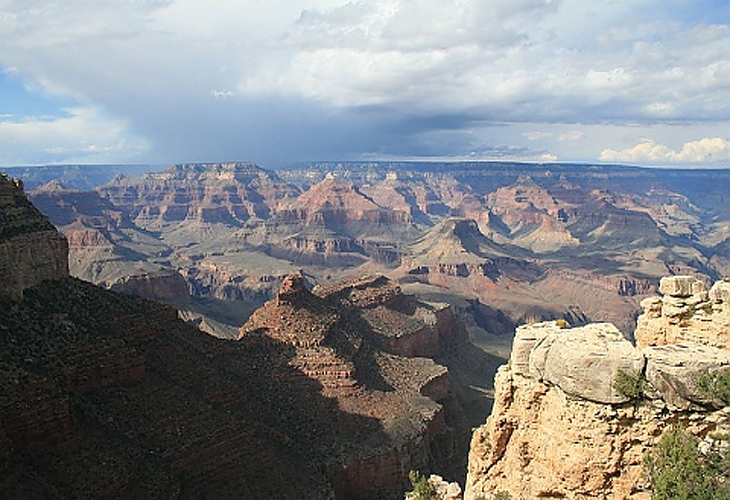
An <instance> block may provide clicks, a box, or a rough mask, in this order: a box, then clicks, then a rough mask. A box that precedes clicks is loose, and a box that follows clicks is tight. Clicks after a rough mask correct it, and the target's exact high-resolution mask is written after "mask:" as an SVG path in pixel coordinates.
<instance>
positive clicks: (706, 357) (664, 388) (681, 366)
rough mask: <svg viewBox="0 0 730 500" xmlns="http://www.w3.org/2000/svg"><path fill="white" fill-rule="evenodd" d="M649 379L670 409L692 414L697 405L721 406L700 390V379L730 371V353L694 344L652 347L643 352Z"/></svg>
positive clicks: (685, 343) (684, 343)
mask: <svg viewBox="0 0 730 500" xmlns="http://www.w3.org/2000/svg"><path fill="white" fill-rule="evenodd" d="M644 355H645V356H646V359H647V364H646V379H647V380H648V381H649V383H650V384H651V386H652V387H653V388H654V389H656V391H658V393H659V395H660V396H661V398H662V399H663V400H664V401H666V402H667V403H668V404H669V405H671V406H673V407H675V408H677V409H680V410H690V409H693V408H694V407H695V406H696V405H700V406H722V405H721V403H720V402H718V401H715V400H713V397H712V396H711V395H709V394H707V393H706V392H704V391H702V390H701V389H699V387H698V386H697V381H698V379H699V378H700V377H701V376H703V375H706V374H708V373H714V372H717V371H721V370H724V369H730V353H728V352H727V351H724V350H721V349H717V348H715V347H711V346H707V345H703V344H698V343H694V342H683V343H680V344H668V345H662V346H652V347H647V348H646V349H644Z"/></svg>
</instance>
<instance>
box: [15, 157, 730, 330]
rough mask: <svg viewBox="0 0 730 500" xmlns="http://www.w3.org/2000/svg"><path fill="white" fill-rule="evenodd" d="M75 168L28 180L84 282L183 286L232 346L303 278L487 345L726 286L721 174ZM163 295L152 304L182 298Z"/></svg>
mask: <svg viewBox="0 0 730 500" xmlns="http://www.w3.org/2000/svg"><path fill="white" fill-rule="evenodd" d="M79 168H80V167H73V168H70V172H71V173H70V174H69V173H68V172H67V171H66V170H65V169H63V168H62V167H58V168H57V169H56V173H55V175H54V174H53V171H52V170H48V171H47V172H46V175H45V177H44V176H41V175H40V174H39V173H35V175H33V176H30V174H27V172H26V170H27V169H25V170H22V169H20V170H18V173H19V174H25V175H27V176H28V180H29V182H32V184H31V185H30V186H29V187H31V188H32V189H31V190H30V191H29V196H30V198H31V200H32V201H33V203H36V204H37V205H38V206H39V207H40V209H41V211H42V212H43V213H44V214H46V215H47V216H48V217H49V218H50V220H51V221H52V222H53V223H54V224H55V225H56V226H57V227H58V228H59V229H60V230H61V231H62V232H63V233H64V234H66V236H67V238H68V240H69V242H70V244H71V258H70V270H71V274H72V275H74V276H77V277H80V278H82V279H85V280H89V281H91V282H93V283H96V284H99V285H101V286H104V287H107V288H108V287H112V286H115V285H114V283H115V282H117V281H125V280H127V281H128V278H129V277H130V276H144V279H145V280H146V281H148V282H149V281H154V280H155V279H157V277H158V276H160V277H161V278H160V279H161V280H162V281H163V282H165V283H171V280H170V276H171V275H179V276H180V277H182V279H183V280H184V281H185V282H186V284H187V287H188V290H189V295H190V297H191V299H190V300H187V305H182V304H174V305H175V306H176V307H178V308H179V309H185V310H186V311H187V312H186V313H185V314H186V316H185V317H187V318H190V319H191V320H192V321H197V322H198V323H199V324H206V325H209V328H208V330H209V331H210V333H212V334H214V335H218V336H223V337H227V338H232V337H235V335H236V333H235V332H236V330H237V328H238V327H240V325H242V324H243V323H244V322H245V321H246V319H247V318H248V316H249V315H250V313H251V312H252V311H253V310H254V309H255V308H257V307H259V306H261V305H263V303H264V302H266V301H267V300H269V299H271V298H272V297H273V296H274V295H275V293H276V291H277V290H278V288H279V286H280V284H281V282H282V280H283V279H284V277H285V276H288V275H290V274H291V273H294V272H297V271H299V270H302V271H303V272H304V273H305V275H306V276H307V279H308V280H310V281H312V282H313V283H321V282H324V281H327V280H332V279H339V278H344V277H347V276H348V275H358V274H371V273H381V274H385V275H387V276H388V277H390V278H391V279H393V280H395V281H397V282H399V283H400V284H401V286H402V287H403V289H404V290H405V291H407V292H408V293H415V294H417V295H419V296H422V297H425V298H428V299H429V300H430V299H433V300H435V301H446V302H449V303H451V304H452V305H454V308H455V310H456V313H457V315H458V316H459V317H460V319H461V320H462V321H464V322H465V323H466V324H467V326H468V327H469V330H470V332H472V333H473V334H474V335H478V336H485V335H486V336H487V337H488V336H489V335H491V334H500V333H508V334H511V333H512V332H513V331H514V328H515V327H516V326H517V325H519V324H521V323H524V322H526V321H540V320H550V319H560V318H563V319H566V320H567V321H569V322H570V323H571V324H574V325H579V324H585V323H587V322H589V321H608V322H612V323H614V324H616V325H617V326H618V327H619V329H620V330H621V331H623V332H624V333H631V332H632V331H633V329H634V327H635V322H636V317H637V316H638V312H639V310H640V306H639V303H640V302H641V300H642V299H644V298H646V297H648V296H650V295H652V294H653V293H654V292H655V291H656V289H657V286H658V283H659V279H660V278H661V277H662V276H665V275H668V274H687V275H692V276H695V277H698V278H700V279H702V280H703V281H704V282H705V283H706V284H709V283H710V282H712V281H714V280H716V279H718V278H720V277H722V276H724V275H726V274H727V273H728V272H730V268H728V266H727V262H728V259H727V254H728V252H727V251H726V247H727V241H729V238H730V210H728V208H727V206H728V205H727V203H726V195H725V192H726V189H725V188H726V187H727V186H728V184H730V175H729V174H728V172H727V171H724V170H720V171H692V172H689V171H678V170H668V171H662V172H658V171H656V170H651V169H639V168H632V167H621V166H610V165H562V164H535V165H532V164H518V163H508V162H491V163H490V162H474V163H469V162H461V163H427V162H339V163H332V162H331V163H313V164H309V165H304V166H301V167H295V168H289V169H279V170H277V171H273V170H268V169H265V168H261V167H259V166H257V165H255V164H253V163H245V162H234V163H197V164H181V165H173V166H169V167H167V168H166V169H164V170H161V171H153V172H148V173H145V174H143V175H141V176H139V177H127V176H124V175H116V177H114V178H111V179H110V180H109V181H108V182H106V183H100V184H98V185H97V186H96V187H95V188H94V190H86V191H79V190H74V189H68V188H65V187H63V186H61V185H59V184H58V181H59V180H61V181H62V180H63V179H69V178H71V179H74V178H78V177H83V176H82V175H81V174H80V173H79ZM49 169H50V167H49ZM97 170H98V168H96V167H95V168H94V169H92V172H93V173H94V174H95V175H96V177H94V178H100V177H99V173H98V172H97ZM10 171H12V169H10ZM138 171H139V168H137V169H136V170H134V171H132V173H137V172H138ZM117 172H118V169H116V170H115V169H111V170H110V172H109V174H108V175H111V174H116V173H117ZM87 177H89V178H91V177H92V176H91V175H89V176H87ZM54 180H55V181H56V182H55V183H54V182H51V183H50V184H48V182H45V184H46V185H45V186H43V185H42V184H43V183H42V182H41V181H54ZM137 281H138V280H137ZM125 287H126V289H127V290H130V291H131V287H132V284H126V285H125ZM162 288H163V286H162V285H159V286H147V291H146V292H145V293H149V292H150V291H151V290H158V291H159V292H160V294H161V295H160V296H159V298H160V299H162V300H168V301H169V297H170V296H172V295H173V294H172V293H170V292H164V291H163V290H162ZM165 297H168V298H165ZM232 303H233V304H235V305H232ZM474 303H478V304H480V305H479V306H478V307H477V308H476V309H475V307H472V305H471V304H474ZM480 310H481V311H482V312H483V313H484V314H479V311H480ZM475 313H477V314H476V315H475ZM492 318H498V319H499V321H493V320H492ZM485 338H486V337H485Z"/></svg>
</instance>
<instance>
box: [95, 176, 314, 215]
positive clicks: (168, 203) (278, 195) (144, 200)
mask: <svg viewBox="0 0 730 500" xmlns="http://www.w3.org/2000/svg"><path fill="white" fill-rule="evenodd" d="M97 191H98V192H99V194H100V195H101V196H103V197H104V198H107V199H108V200H109V201H111V202H112V203H114V205H116V206H118V207H120V208H122V209H123V210H124V211H125V212H127V213H129V215H130V217H131V218H132V219H133V220H134V221H135V222H136V223H137V224H140V225H142V226H145V227H146V226H156V225H160V224H162V225H165V224H169V223H179V222H182V221H185V220H192V221H199V222H202V223H224V224H229V225H234V226H236V225H240V224H243V223H244V222H245V221H247V220H249V219H251V218H259V219H268V218H269V217H270V216H271V214H272V213H273V212H274V211H275V210H276V209H277V208H278V207H279V205H280V204H281V203H282V202H284V201H286V200H288V199H290V198H294V197H296V196H297V195H298V194H299V191H298V189H296V188H295V187H293V186H291V185H289V184H287V183H286V182H284V181H282V180H281V179H280V178H279V177H278V176H277V175H276V174H274V173H273V172H270V171H267V170H265V169H262V168H260V167H258V166H256V165H254V164H252V163H195V164H186V165H173V166H170V167H168V168H167V169H166V170H164V171H163V172H152V173H148V174H145V175H143V176H142V177H140V178H138V179H137V178H126V177H119V178H116V179H114V180H112V181H111V182H110V183H108V184H106V185H104V186H101V187H99V188H97Z"/></svg>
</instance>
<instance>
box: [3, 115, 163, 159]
mask: <svg viewBox="0 0 730 500" xmlns="http://www.w3.org/2000/svg"><path fill="white" fill-rule="evenodd" d="M66 111H67V112H68V115H69V116H68V117H65V118H56V119H51V120H44V119H41V118H33V119H28V120H25V121H21V122H17V121H0V165H23V164H33V163H110V162H117V161H139V158H140V157H141V156H142V155H143V154H145V153H146V152H148V150H149V147H150V145H149V144H148V143H147V142H146V141H145V140H143V139H140V138H137V137H130V134H129V132H128V125H127V124H126V123H125V122H123V121H121V120H118V119H111V118H109V117H108V116H105V114H104V113H102V112H100V111H99V110H98V109H96V108H77V109H69V110H66Z"/></svg>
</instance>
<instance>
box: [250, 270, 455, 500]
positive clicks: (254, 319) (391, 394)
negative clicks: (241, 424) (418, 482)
mask: <svg viewBox="0 0 730 500" xmlns="http://www.w3.org/2000/svg"><path fill="white" fill-rule="evenodd" d="M451 329H454V330H455V332H452V331H450V330H451ZM447 330H449V331H447ZM460 333H461V334H463V336H460ZM240 338H242V339H250V338H269V339H274V340H276V341H279V342H283V343H284V344H286V345H290V346H292V347H294V349H295V351H294V352H295V355H294V357H293V358H292V359H291V361H290V366H292V367H294V368H296V371H297V372H299V373H301V374H302V376H306V379H309V380H311V379H314V380H317V381H318V382H319V384H320V385H321V389H320V391H321V393H322V394H323V395H324V396H326V397H329V398H336V399H337V401H338V403H337V404H338V406H340V407H341V408H343V409H346V410H347V411H348V412H352V413H354V414H359V415H366V416H368V417H371V418H376V419H378V420H379V421H380V422H382V425H383V426H384V428H385V429H392V431H387V433H388V434H389V435H390V439H391V440H392V441H391V444H386V443H381V444H380V445H379V448H378V450H377V451H374V450H373V451H371V452H368V453H367V454H364V455H358V456H357V457H349V458H347V459H346V461H345V465H344V468H342V469H337V470H335V471H333V472H332V475H333V477H334V484H335V488H336V491H337V492H338V495H342V496H343V498H345V497H347V498H350V497H353V498H354V497H359V496H360V495H362V492H363V491H369V492H370V493H368V495H374V496H377V494H384V493H383V492H384V491H386V490H387V489H388V485H389V484H390V485H394V484H398V483H399V482H400V481H401V480H402V477H403V474H404V473H407V469H409V468H413V467H414V466H416V464H428V463H429V462H430V459H429V458H428V454H429V451H428V450H429V449H430V447H431V446H435V445H436V443H437V442H439V441H444V440H445V442H449V440H450V439H452V438H449V437H448V436H449V432H448V427H447V426H446V423H445V420H444V410H443V409H442V407H441V406H440V405H439V404H436V402H437V401H444V400H446V399H448V398H449V397H452V396H451V385H450V380H449V377H448V372H447V370H446V368H444V367H442V366H440V365H437V364H435V363H434V362H433V361H431V360H429V359H425V358H410V356H435V355H438V354H440V353H441V346H442V345H444V346H447V345H449V343H450V342H451V343H455V342H458V341H461V342H464V341H466V336H465V331H464V330H463V328H460V327H459V325H458V324H456V323H455V321H454V320H453V315H450V314H448V313H446V312H444V308H443V306H441V307H440V308H438V307H434V306H429V305H427V304H423V303H419V302H417V301H414V300H413V299H412V298H409V297H406V296H404V295H403V294H402V293H401V291H400V289H399V287H398V286H397V285H395V284H394V283H392V282H391V281H389V280H388V279H387V278H385V277H384V276H367V277H362V278H357V279H352V280H344V281H340V282H335V283H329V284H326V285H324V286H318V287H315V289H314V290H313V292H310V291H309V290H308V289H307V287H306V286H305V282H304V279H303V277H302V276H301V275H293V276H290V277H288V278H287V279H285V280H284V282H283V284H282V286H281V289H280V290H279V292H278V294H277V296H276V298H274V299H272V300H271V301H269V302H268V303H267V304H265V305H264V306H263V307H262V308H260V309H259V310H257V311H256V312H254V314H253V315H252V316H251V318H250V319H249V321H248V322H247V323H246V324H245V325H244V326H243V327H242V328H241V333H240ZM381 350H384V351H387V352H388V353H391V354H386V353H384V352H382V351H381ZM302 376H299V377H297V376H294V377H293V378H292V379H291V382H292V383H293V384H306V380H305V379H304V378H302ZM449 411H453V410H449ZM396 422H401V423H399V424H397V425H396ZM451 447H452V448H453V445H452V446H451ZM396 458H397V460H396ZM377 492H379V493H377ZM376 493H377V494H376Z"/></svg>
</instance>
